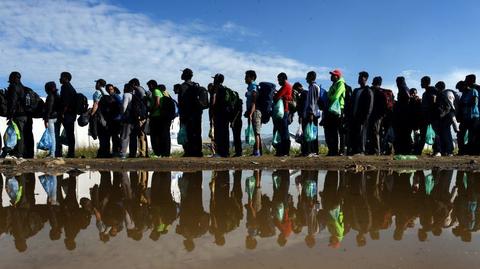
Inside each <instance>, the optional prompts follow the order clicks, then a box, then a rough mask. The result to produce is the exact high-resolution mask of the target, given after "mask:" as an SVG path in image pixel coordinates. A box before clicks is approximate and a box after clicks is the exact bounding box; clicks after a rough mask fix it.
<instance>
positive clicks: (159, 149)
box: [147, 80, 175, 157]
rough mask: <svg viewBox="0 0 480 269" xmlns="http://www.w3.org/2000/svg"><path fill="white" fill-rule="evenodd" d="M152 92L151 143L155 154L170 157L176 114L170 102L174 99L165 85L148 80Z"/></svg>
mask: <svg viewBox="0 0 480 269" xmlns="http://www.w3.org/2000/svg"><path fill="white" fill-rule="evenodd" d="M147 86H148V89H149V90H150V92H151V93H152V94H151V96H152V98H151V101H150V144H151V145H152V150H153V153H154V154H155V156H159V157H169V156H170V149H171V141H170V126H171V124H172V120H173V118H174V115H171V111H169V110H171V109H168V102H173V99H172V98H171V97H170V95H169V94H168V92H167V89H166V87H165V85H158V84H157V82H156V81H155V80H150V81H148V82H147ZM174 104H175V103H174Z"/></svg>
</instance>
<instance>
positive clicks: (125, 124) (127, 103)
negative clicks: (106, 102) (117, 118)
mask: <svg viewBox="0 0 480 269" xmlns="http://www.w3.org/2000/svg"><path fill="white" fill-rule="evenodd" d="M132 99H133V86H132V85H130V84H125V86H124V88H123V103H122V125H121V126H122V127H121V132H120V139H121V141H122V142H121V150H120V158H122V159H125V158H127V148H128V145H129V143H130V134H131V132H132V129H133V128H134V127H133V126H134V125H135V124H136V122H137V120H138V119H137V117H136V115H135V113H134V112H133V110H134V108H133V106H132V103H133V102H132ZM136 150H137V149H136V148H135V152H136Z"/></svg>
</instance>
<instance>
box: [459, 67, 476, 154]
mask: <svg viewBox="0 0 480 269" xmlns="http://www.w3.org/2000/svg"><path fill="white" fill-rule="evenodd" d="M475 81H476V76H475V75H473V74H471V75H468V76H466V77H465V81H464V82H460V83H459V85H457V88H459V90H460V92H461V93H462V96H461V97H460V101H459V113H458V114H459V118H460V122H461V123H460V128H459V129H460V131H459V132H458V134H457V141H458V148H459V152H458V154H459V155H467V154H472V153H474V152H475V150H474V149H472V148H473V147H475V144H476V142H477V140H478V138H477V135H476V131H475V128H476V125H477V124H478V120H479V118H480V112H479V109H478V91H477V90H476V89H475Z"/></svg>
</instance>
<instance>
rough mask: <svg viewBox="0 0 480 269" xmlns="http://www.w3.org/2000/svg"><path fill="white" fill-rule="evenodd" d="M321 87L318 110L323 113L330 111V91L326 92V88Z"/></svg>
mask: <svg viewBox="0 0 480 269" xmlns="http://www.w3.org/2000/svg"><path fill="white" fill-rule="evenodd" d="M319 87H320V91H319V93H318V101H317V104H318V108H320V110H322V111H326V110H328V91H327V90H325V89H324V88H322V87H321V86H319Z"/></svg>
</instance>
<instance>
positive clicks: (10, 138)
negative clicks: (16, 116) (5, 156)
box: [3, 121, 20, 149]
mask: <svg viewBox="0 0 480 269" xmlns="http://www.w3.org/2000/svg"><path fill="white" fill-rule="evenodd" d="M19 139H20V132H19V130H18V127H17V125H16V124H15V122H13V121H9V122H8V124H7V130H6V131H5V134H4V135H3V141H5V147H6V148H9V149H13V148H15V146H16V145H17V141H18V140H19Z"/></svg>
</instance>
